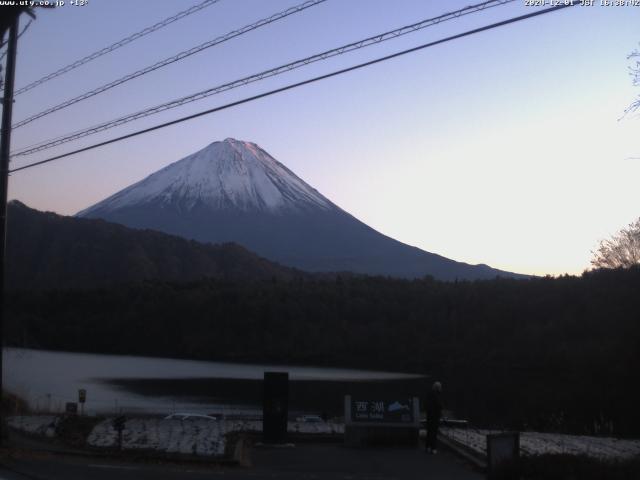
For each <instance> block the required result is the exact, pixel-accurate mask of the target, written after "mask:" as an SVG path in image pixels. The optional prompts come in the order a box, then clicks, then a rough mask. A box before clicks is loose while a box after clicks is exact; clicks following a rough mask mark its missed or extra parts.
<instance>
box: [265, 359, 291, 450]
mask: <svg viewBox="0 0 640 480" xmlns="http://www.w3.org/2000/svg"><path fill="white" fill-rule="evenodd" d="M288 417H289V373H287V372H264V393H263V406H262V441H263V442H264V443H267V444H278V443H285V441H286V438H287V419H288Z"/></svg>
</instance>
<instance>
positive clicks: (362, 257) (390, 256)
mask: <svg viewBox="0 0 640 480" xmlns="http://www.w3.org/2000/svg"><path fill="white" fill-rule="evenodd" d="M77 216H79V217H88V218H102V219H104V220H108V221H111V222H116V223H120V224H123V225H126V226H128V227H132V228H137V229H152V230H159V231H162V232H166V233H170V234H174V235H179V236H182V237H185V238H188V239H193V240H196V241H200V242H211V243H223V242H236V243H239V244H241V245H243V246H245V247H246V248H248V249H250V250H252V251H254V252H256V253H258V254H259V255H261V256H263V257H265V258H267V259H270V260H274V261H276V262H279V263H282V264H284V265H288V266H292V267H297V268H300V269H302V270H307V271H311V272H340V271H350V272H355V273H364V274H373V275H389V276H394V277H404V278H417V277H423V276H425V275H432V276H433V277H435V278H437V279H441V280H454V279H485V278H494V277H495V276H496V275H501V276H506V277H516V276H517V277H519V276H520V275H517V274H513V273H509V272H504V271H501V270H496V269H493V268H491V267H489V266H487V265H483V264H481V265H469V264H467V263H461V262H456V261H453V260H450V259H448V258H445V257H442V256H440V255H436V254H433V253H429V252H426V251H424V250H420V249H419V248H416V247H411V246H409V245H406V244H403V243H401V242H399V241H397V240H394V239H393V238H390V237H387V236H385V235H383V234H381V233H379V232H377V231H376V230H374V229H373V228H371V227H369V226H367V225H365V224H364V223H362V222H361V221H359V220H358V219H356V218H355V217H353V216H352V215H350V214H349V213H347V212H345V211H344V210H342V209H341V208H340V207H338V206H337V205H335V204H334V203H332V202H331V201H330V200H329V199H327V198H326V197H324V196H323V195H321V194H320V193H319V192H318V191H317V190H315V189H314V188H312V187H311V186H310V185H308V184H307V183H305V182H304V181H303V180H302V179H300V178H299V177H298V176H296V175H295V174H294V173H293V172H292V171H291V170H289V169H288V168H287V167H285V166H284V165H283V164H282V163H280V162H278V161H277V160H275V159H274V158H273V157H271V155H269V154H268V153H267V152H265V151H264V150H263V149H261V148H260V147H259V146H258V145H256V144H255V143H250V142H244V141H238V140H235V139H231V138H228V139H226V140H224V141H222V142H214V143H212V144H210V145H209V146H207V147H205V148H203V149H202V150H200V151H198V152H196V153H194V154H192V155H189V156H188V157H186V158H184V159H182V160H179V161H177V162H175V163H172V164H170V165H168V166H167V167H165V168H163V169H161V170H159V171H157V172H155V173H153V174H151V175H149V176H148V177H147V178H145V179H144V180H141V181H140V182H138V183H135V184H133V185H131V186H129V187H127V188H125V189H124V190H121V191H120V192H118V193H116V194H114V195H112V196H110V197H109V198H107V199H105V200H103V201H101V202H99V203H97V204H95V205H93V206H91V207H89V208H87V209H85V210H82V211H81V212H79V213H78V214H77Z"/></svg>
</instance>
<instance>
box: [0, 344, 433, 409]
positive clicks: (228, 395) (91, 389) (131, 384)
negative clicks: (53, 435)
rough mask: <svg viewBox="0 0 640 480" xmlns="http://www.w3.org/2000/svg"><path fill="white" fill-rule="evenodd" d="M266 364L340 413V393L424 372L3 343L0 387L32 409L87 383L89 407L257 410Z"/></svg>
mask: <svg viewBox="0 0 640 480" xmlns="http://www.w3.org/2000/svg"><path fill="white" fill-rule="evenodd" d="M265 371H280V372H289V378H290V380H291V382H290V400H291V407H292V409H294V410H299V411H308V410H312V411H327V412H331V413H334V414H339V410H340V407H341V401H342V396H343V395H344V394H345V393H351V394H355V393H362V392H371V394H375V395H382V394H384V392H386V391H388V390H390V389H391V390H393V391H394V393H395V394H407V395H418V394H419V393H422V391H424V388H425V385H426V378H425V377H424V376H421V375H414V374H406V373H393V372H377V371H368V370H354V369H339V368H318V367H299V366H286V365H265V364H237V363H226V362H206V361H197V360H178V359H167V358H152V357H135V356H127V355H100V354H87V353H69V352H53V351H46V350H31V349H20V348H5V349H4V351H3V375H4V385H5V389H6V390H8V391H10V392H13V393H16V394H17V395H19V396H21V397H23V398H24V399H25V400H27V401H28V402H29V404H30V406H31V407H32V408H34V409H36V410H53V411H61V410H63V409H64V405H65V403H66V402H77V401H78V389H86V391H87V401H86V404H85V411H86V412H87V413H89V414H91V413H112V412H120V411H125V412H144V413H168V412H174V411H189V412H200V413H223V414H234V413H236V414H243V413H256V412H257V410H258V409H259V406H260V404H261V401H262V393H261V392H262V390H261V388H262V377H263V374H264V372H265Z"/></svg>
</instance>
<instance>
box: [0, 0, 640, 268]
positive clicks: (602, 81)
mask: <svg viewBox="0 0 640 480" xmlns="http://www.w3.org/2000/svg"><path fill="white" fill-rule="evenodd" d="M301 2H302V0H300V1H299V2H296V1H291V0H268V1H267V0H221V1H220V2H219V3H218V4H216V5H214V6H212V7H209V8H206V9H205V10H203V11H201V12H199V13H197V14H195V15H192V16H190V17H188V18H187V19H184V20H181V21H179V22H176V23H174V24H173V25H171V26H169V27H167V28H165V29H163V30H161V31H159V32H156V33H153V34H151V35H148V36H147V37H145V38H143V39H141V40H139V41H136V42H134V43H132V44H130V45H128V46H126V47H124V48H122V49H120V50H118V51H117V52H114V53H112V54H109V55H106V56H104V57H101V58H100V59H98V60H96V61H94V62H91V63H89V64H87V65H85V66H83V67H81V68H79V69H77V70H75V71H74V72H72V73H70V74H67V75H63V76H61V77H59V78H58V79H55V80H53V81H50V82H48V83H47V84H46V85H43V86H41V87H39V88H37V89H35V90H32V91H30V92H27V93H25V94H23V95H20V96H18V97H17V98H16V102H15V106H14V119H15V121H19V120H21V119H23V118H24V117H26V116H28V115H31V114H33V113H35V112H38V111H40V110H43V109H45V108H47V107H49V106H52V105H54V104H56V103H59V102H61V101H63V100H66V99H68V98H70V97H72V96H75V95H78V94H80V93H82V92H84V91H86V90H89V89H92V88H94V87H96V86H98V85H101V84H103V83H106V82H108V81H110V80H114V79H115V78H117V77H120V76H122V75H125V74H127V73H130V72H132V71H133V70H136V69H138V68H141V67H144V66H146V65H148V64H151V63H154V62H155V61H158V60H160V59H162V58H165V57H167V56H169V55H171V54H174V53H177V52H179V51H181V50H184V49H186V48H189V47H191V46H194V45H196V44H199V43H202V42H204V41H207V40H209V39H212V38H214V37H216V36H218V35H221V34H224V33H226V32H228V31H230V30H233V29H235V28H238V27H241V26H244V25H246V24H248V23H253V22H254V21H256V20H258V19H260V18H263V17H266V16H269V15H271V14H273V13H275V12H278V11H280V10H283V9H285V8H287V7H289V6H292V5H295V4H297V3H301ZM195 3H197V1H196V0H180V1H178V0H153V1H151V0H139V1H136V2H131V1H129V0H89V2H88V5H86V6H84V7H74V6H70V5H68V4H67V5H65V6H64V7H61V8H57V9H55V10H46V11H43V10H39V11H38V19H37V21H36V22H34V23H33V24H32V25H31V27H30V28H29V30H28V31H27V32H26V33H25V34H24V35H23V37H22V38H21V39H20V43H19V47H18V48H19V50H18V65H17V72H16V86H17V87H21V86H24V85H25V84H26V83H29V82H31V81H33V80H35V79H37V78H39V77H41V76H42V75H45V74H47V73H50V72H51V71H53V70H55V69H57V68H59V67H61V66H63V65H66V64H67V63H69V62H71V61H74V60H76V59H78V58H80V57H82V56H84V55H86V54H89V53H91V52H93V51H95V50H97V49H99V48H102V47H103V46H106V45H108V44H110V43H112V42H114V41H117V40H119V39H120V38H122V37H125V36H127V35H129V34H131V33H133V32H135V31H138V30H140V29H142V28H144V27H146V26H149V25H151V24H153V23H155V22H156V21H159V20H161V19H163V18H165V17H168V16H170V15H172V14H174V13H176V12H178V11H180V10H183V9H186V8H188V7H189V6H191V5H193V4H195ZM469 3H471V2H469V1H468V0H462V1H458V0H456V1H453V0H452V1H444V0H437V1H436V0H433V1H427V0H393V1H392V0H329V1H327V2H326V3H324V4H321V5H319V6H316V7H313V8H311V9H308V10H306V11H305V12H303V13H299V14H296V15H293V16H291V17H289V18H287V19H284V20H281V21H279V22H277V23H274V24H272V25H270V26H267V27H264V28H262V29H260V30H258V31H254V32H251V33H249V34H246V35H243V36H242V37H240V38H237V39H233V40H231V41H229V42H227V43H225V44H223V45H220V46H216V47H213V48H211V49H209V50H206V51H204V52H202V53H199V54H196V55H194V56H192V57H190V58H188V59H186V60H184V61H182V62H178V63H176V64H173V65H172V66H170V67H166V68H164V69H162V70H160V71H157V72H154V73H151V74H149V75H146V76H144V77H142V78H139V79H136V80H133V81H131V82H129V83H127V84H125V85H122V86H119V87H116V88H115V89H113V90H111V91H110V92H108V93H105V94H102V95H100V96H98V97H95V98H93V99H90V100H87V101H85V102H82V103H80V104H78V105H75V106H72V107H70V108H67V109H65V110H63V111H61V112H57V113H54V114H52V115H50V116H48V117H46V118H43V119H40V120H37V121H35V122H33V123H31V124H30V125H27V126H25V127H23V128H20V129H17V130H15V131H14V136H13V143H12V145H13V147H14V149H17V148H20V147H23V146H26V145H29V144H32V143H35V142H39V141H41V140H44V139H48V138H50V137H54V136H57V135H61V134H64V133H67V132H71V131H75V130H78V129H81V128H83V127H84V126H87V125H93V124H96V123H99V122H102V121H105V120H110V119H112V118H115V117H118V116H120V115H123V114H126V113H129V112H132V111H134V110H138V109H142V108H144V107H147V106H151V105H155V104H158V103H162V102H164V101H167V100H170V99H173V98H176V97H179V96H182V95H186V94H189V93H193V92H196V91H199V90H202V89H204V88H207V87H210V86H214V85H218V84H220V83H224V82H226V81H230V80H234V79H236V78H239V77H242V76H245V75H248V74H252V73H255V72H258V71H261V70H264V69H267V68H270V67H273V66H277V65H280V64H283V63H286V62H288V61H292V60H296V59H298V58H302V57H306V56H309V55H311V54H314V53H318V52H320V51H323V50H327V49H329V48H332V47H336V46H339V45H342V44H344V43H347V42H351V41H355V40H358V39H361V38H364V37H367V36H370V35H374V34H376V33H381V32H384V31H387V30H390V29H393V28H397V27H400V26H403V25H406V24H410V23H414V22H416V21H419V20H422V19H425V18H429V17H432V16H436V15H439V14H442V13H445V12H448V11H451V10H455V9H458V8H462V7H464V6H466V5H468V4H469ZM595 3H596V6H593V7H582V6H576V7H573V8H569V9H565V10H563V11H560V12H555V13H552V14H549V15H543V16H541V17H537V18H534V19H530V20H527V21H525V22H521V23H517V24H512V25H509V26H506V27H502V28H498V29H494V30H491V31H488V32H483V33H480V34H477V35H474V36H471V37H467V38H464V39H461V40H455V41H452V42H449V43H446V44H443V45H439V46H436V47H433V48H429V49H426V50H422V51H420V52H418V53H414V54H411V55H407V56H404V57H402V58H398V59H394V60H391V61H389V62H385V63H383V64H378V65H376V66H372V67H368V68H366V69H362V70H359V71H357V72H351V73H348V74H346V75H343V76H340V77H336V78H332V79H330V80H327V81H323V82H321V83H316V84H313V85H309V86H305V87H302V88H299V89H296V90H293V91H288V92H286V93H283V94H279V95H276V96H272V97H269V98H266V99H262V100H259V101H256V102H252V103H249V104H245V105H242V106H240V107H237V108H234V109H232V110H227V111H224V112H221V113H218V114H214V115H211V116H207V117H203V118H199V119H197V120H194V121H190V122H187V123H182V124H180V125H176V126H172V127H170V128H167V129H164V130H161V131H158V132H154V133H151V134H148V135H144V136H140V137H137V138H135V139H132V140H127V141H124V142H120V143H117V144H114V145H110V146H107V147H103V148H100V149H97V150H93V151H90V152H86V153H83V154H79V155H76V156H73V157H69V158H66V159H64V160H61V161H58V162H55V163H52V164H48V165H46V166H42V167H38V168H33V169H29V170H25V171H21V172H17V173H15V174H13V175H12V176H11V178H10V198H17V199H19V200H21V201H23V202H24V203H26V204H27V205H29V206H31V207H34V208H37V209H40V210H51V211H55V212H58V213H61V214H74V213H76V212H77V211H79V210H81V209H83V208H85V207H87V206H89V205H91V204H93V203H95V202H97V201H99V200H102V199H103V198H105V197H106V196H108V195H110V194H112V193H114V192H116V191H117V190H120V189H122V188H124V187H126V186H128V185H129V184H131V183H133V182H135V181H138V180H140V179H142V178H144V177H145V176H147V175H148V174H150V173H152V172H154V171H155V170H157V169H159V168H161V167H163V166H165V165H167V164H169V163H171V162H174V161H176V160H178V159H180V158H182V157H184V156H186V155H188V154H190V153H192V152H194V151H196V150H198V149H200V148H202V147H204V146H206V145H207V144H209V143H211V142H213V141H217V140H222V139H224V138H226V137H234V138H237V139H241V140H247V141H253V142H256V143H258V144H259V145H260V146H261V147H263V148H264V149H265V150H267V151H268V152H269V153H270V154H271V155H273V156H274V157H275V158H277V159H278V160H280V161H281V162H282V163H284V164H285V165H287V166H288V167H289V168H290V169H291V170H293V171H294V172H295V173H296V174H298V175H299V176H300V177H301V178H303V179H304V180H305V181H307V182H308V183H309V184H311V185H312V186H314V187H315V188H317V189H318V190H319V191H320V192H321V193H323V194H324V195H325V196H327V197H328V198H330V199H331V200H332V201H333V202H335V203H336V204H338V205H339V206H341V207H342V208H343V209H345V210H347V211H348V212H350V213H352V214H353V215H355V216H356V217H358V218H359V219H360V220H362V221H364V222H365V223H367V224H369V225H370V226H372V227H374V228H376V229H377V230H379V231H381V232H382V233H385V234H387V235H389V236H391V237H394V238H396V239H398V240H400V241H402V242H405V243H408V244H410V245H415V246H417V247H420V248H422V249H425V250H428V251H430V252H435V253H438V254H441V255H444V256H446V257H449V258H452V259H455V260H459V261H465V262H469V263H487V264H489V265H491V266H493V267H497V268H501V269H505V270H511V271H516V272H522V273H532V274H553V275H556V274H562V273H565V272H566V273H574V274H579V273H581V272H582V271H583V270H584V269H586V268H588V267H589V260H590V257H591V253H590V252H591V250H593V249H595V248H596V247H597V245H598V242H599V240H601V239H603V238H606V237H608V236H609V235H611V234H612V233H614V232H615V231H616V230H618V229H619V228H621V227H623V226H626V225H627V224H629V223H630V222H632V221H633V220H635V219H637V218H638V216H639V215H640V202H639V201H638V200H639V197H640V193H639V192H640V189H639V188H638V179H639V178H640V141H638V138H640V136H639V135H638V132H640V119H638V118H637V117H636V118H633V117H628V118H623V119H621V120H620V117H621V116H622V114H623V111H624V109H625V107H626V106H627V105H629V104H630V103H631V102H632V101H633V99H634V98H635V97H636V96H637V95H638V94H640V91H639V89H638V88H634V87H633V85H632V82H631V77H630V75H629V66H630V65H631V62H630V60H628V59H627V55H628V54H629V53H631V52H632V51H633V50H634V49H636V48H638V42H640V28H639V27H640V8H638V7H613V6H610V7H604V6H599V4H600V2H599V0H598V1H596V2H595ZM531 11H533V9H532V7H527V6H525V4H524V0H522V1H517V2H514V3H512V4H509V5H507V6H503V7H497V8H493V9H490V10H487V11H485V12H482V13H480V14H475V15H470V16H467V17H465V18H462V19H459V20H455V21H451V22H447V23H443V24H440V25H438V26H436V27H432V28H428V29H425V30H422V31H420V32H417V33H413V34H411V35H407V36H405V37H403V38H400V39H395V40H392V41H389V42H386V43H384V44H382V45H379V46H374V47H369V48H367V49H364V50H361V51H359V52H355V53H350V54H347V55H343V56H341V57H338V58H334V59H331V60H328V61H325V62H320V63H317V64H315V65H311V66H307V67H304V68H301V69H299V70H297V71H295V72H289V73H287V74H284V75H281V76H278V77H275V78H272V79H269V80H266V81H262V82H259V83H256V84H253V85H251V86H248V87H243V88H239V89H236V90H233V91H230V92H227V93H225V94H222V95H216V96H214V97H210V98H208V99H206V100H203V101H200V102H197V103H193V104H190V105H188V106H185V107H181V108H179V109H175V110H171V111H169V112H165V113H163V114H160V115H155V116H153V117H149V118H147V119H145V120H143V121H139V122H134V123H131V124H129V125H127V126H123V127H119V128H116V129H113V130H110V131H108V132H104V133H102V134H99V135H95V136H92V137H89V138H87V139H85V140H83V141H79V142H74V143H72V144H67V145H65V146H62V147H59V148H56V149H52V150H48V151H46V152H43V153H41V154H36V155H33V156H30V157H27V158H25V157H22V158H21V159H19V160H16V161H14V163H13V164H12V166H13V167H17V166H20V165H22V164H24V163H27V162H32V161H35V160H40V159H43V158H46V157H48V156H51V155H52V154H56V153H63V152H66V151H68V150H70V149H71V148H74V149H75V148H78V147H80V146H84V145H89V144H91V143H95V142H96V141H99V140H104V139H108V138H111V137H113V136H116V135H120V134H123V133H126V132H129V131H133V130H137V129H139V128H142V127H145V126H150V125H154V124H156V123H160V122H161V121H166V120H170V119H173V118H176V117H178V116H182V115H186V114H189V113H193V112H196V111H200V110H204V109H206V108H211V107H214V106H217V105H221V104H223V103H227V102H230V101H233V100H236V99H240V98H244V97H246V96H250V95H254V94H256V93H259V92H262V91H265V90H269V89H272V88H276V87H278V86H282V85H284V84H287V83H291V82H294V81H299V80H302V79H306V78H309V77H312V76H315V75H318V74H322V73H326V72H329V71H332V70H336V69H338V68H343V67H346V66H349V65H352V64H355V63H359V62H362V61H365V60H368V59H372V58H376V57H379V56H382V55H385V54H388V53H392V52H395V51H398V50H402V49H405V48H409V47H412V46H416V45H419V44H422V43H426V42H428V41H432V40H435V39H438V38H442V37H445V36H449V35H452V34H455V33H459V32H462V31H464V30H468V29H471V28H475V27H478V26H481V25H485V24H488V23H493V22H495V21H499V20H503V19H506V18H509V17H512V16H516V15H521V14H524V13H528V12H531ZM26 20H27V18H23V19H22V22H23V24H24V23H25V21H26Z"/></svg>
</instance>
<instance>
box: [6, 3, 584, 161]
mask: <svg viewBox="0 0 640 480" xmlns="http://www.w3.org/2000/svg"><path fill="white" fill-rule="evenodd" d="M574 5H577V3H576V4H572V3H566V4H561V5H558V6H555V7H550V8H546V9H544V10H536V11H534V12H531V13H528V14H526V15H520V16H518V17H513V18H510V19H508V20H503V21H501V22H497V23H492V24H490V25H485V26H484V27H479V28H475V29H473V30H467V31H466V32H463V33H459V34H457V35H452V36H450V37H446V38H442V39H440V40H436V41H433V42H429V43H425V44H422V45H419V46H417V47H413V48H409V49H407V50H402V51H400V52H396V53H393V54H391V55H386V56H384V57H379V58H376V59H375V60H370V61H368V62H364V63H360V64H358V65H354V66H351V67H348V68H343V69H341V70H336V71H334V72H331V73H327V74H325V75H320V76H317V77H313V78H310V79H308V80H303V81H301V82H297V83H293V84H289V85H286V86H284V87H280V88H276V89H274V90H270V91H268V92H264V93H260V94H258V95H253V96H251V97H247V98H243V99H242V100H237V101H235V102H231V103H227V104H226V105H222V106H219V107H215V108H211V109H208V110H204V111H202V112H198V113H194V114H192V115H187V116H185V117H181V118H178V119H175V120H171V121H169V122H165V123H161V124H159V125H154V126H153V127H149V128H145V129H142V130H137V131H135V132H132V133H128V134H126V135H122V136H120V137H116V138H112V139H109V140H105V141H104V142H99V143H95V144H93V145H89V146H87V147H83V148H79V149H77V150H73V151H71V152H67V153H63V154H60V155H56V156H54V157H50V158H47V159H44V160H40V161H38V162H33V163H30V164H27V165H23V166H21V167H17V168H14V169H12V170H9V173H14V172H19V171H21V170H26V169H28V168H33V167H36V166H39V165H43V164H45V163H49V162H53V161H55V160H60V159H62V158H65V157H69V156H71V155H75V154H78V153H82V152H86V151H89V150H93V149H95V148H98V147H102V146H105V145H109V144H112V143H116V142H120V141H122V140H126V139H128V138H132V137H136V136H138V135H142V134H145V133H149V132H153V131H155V130H159V129H162V128H165V127H168V126H171V125H176V124H179V123H182V122H186V121H188V120H192V119H194V118H198V117H202V116H205V115H210V114H212V113H215V112H219V111H222V110H226V109H229V108H232V107H236V106H238V105H242V104H245V103H249V102H252V101H255V100H258V99H261V98H265V97H269V96H271V95H275V94H277V93H282V92H285V91H287V90H292V89H294V88H298V87H301V86H303V85H308V84H310V83H315V82H318V81H320V80H326V79H328V78H331V77H335V76H338V75H342V74H344V73H347V72H351V71H354V70H359V69H361V68H364V67H368V66H370V65H375V64H377V63H381V62H385V61H387V60H391V59H393V58H397V57H400V56H403V55H407V54H409V53H413V52H417V51H419V50H423V49H426V48H429V47H433V46H435V45H439V44H441V43H445V42H450V41H452V40H456V39H459V38H463V37H467V36H469V35H473V34H476V33H480V32H484V31H487V30H491V29H494V28H498V27H502V26H505V25H509V24H511V23H516V22H520V21H522V20H527V19H529V18H533V17H537V16H539V15H544V14H546V13H552V12H556V11H559V10H562V9H565V8H567V7H572V6H574Z"/></svg>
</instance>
